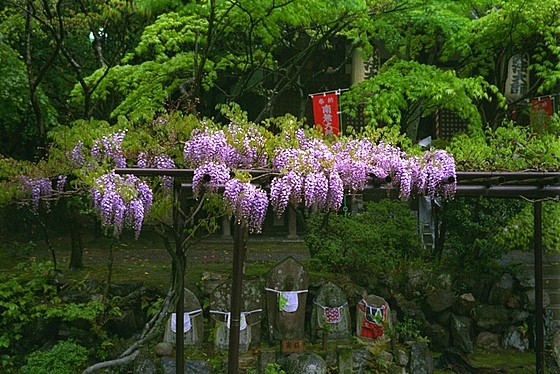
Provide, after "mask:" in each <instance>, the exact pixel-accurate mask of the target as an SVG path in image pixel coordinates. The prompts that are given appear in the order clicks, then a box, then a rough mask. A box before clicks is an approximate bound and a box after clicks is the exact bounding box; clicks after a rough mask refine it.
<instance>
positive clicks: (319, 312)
mask: <svg viewBox="0 0 560 374" xmlns="http://www.w3.org/2000/svg"><path fill="white" fill-rule="evenodd" d="M325 333H326V334H327V339H329V340H343V339H346V338H348V337H350V335H351V321H350V308H349V306H348V302H347V300H346V298H345V297H344V293H343V292H342V290H341V289H340V288H339V287H338V286H337V285H335V284H332V283H327V284H325V285H323V286H322V287H321V288H320V289H319V292H318V293H317V296H315V299H314V300H313V310H312V313H311V338H312V339H321V338H322V335H323V334H325Z"/></svg>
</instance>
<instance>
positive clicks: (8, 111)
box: [0, 34, 57, 159]
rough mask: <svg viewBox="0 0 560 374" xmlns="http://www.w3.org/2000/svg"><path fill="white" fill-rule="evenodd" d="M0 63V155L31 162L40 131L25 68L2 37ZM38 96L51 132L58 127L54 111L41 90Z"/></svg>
mask: <svg viewBox="0 0 560 374" xmlns="http://www.w3.org/2000/svg"><path fill="white" fill-rule="evenodd" d="M0 35H1V34H0ZM0 61H2V64H1V65H0V103H2V105H0V154H2V155H6V156H11V157H15V158H19V159H22V158H24V159H30V158H31V156H33V149H34V147H35V146H36V145H37V142H38V140H39V129H38V127H37V125H36V119H35V116H34V114H33V109H32V106H31V100H30V98H29V81H28V79H27V75H26V71H25V69H26V67H25V64H24V63H23V61H22V60H21V58H20V57H19V56H18V54H17V52H15V51H14V50H13V49H12V48H10V46H8V45H7V44H5V43H4V42H3V41H2V38H1V37H0ZM37 96H38V100H39V105H40V106H41V107H42V109H43V111H44V113H45V115H44V117H45V118H44V120H45V123H46V126H47V128H49V129H51V128H53V127H54V126H55V125H56V124H57V120H56V114H55V112H54V109H53V108H52V106H51V104H50V102H49V99H48V97H47V96H46V95H45V94H44V93H43V91H42V90H41V89H39V90H38V93H37Z"/></svg>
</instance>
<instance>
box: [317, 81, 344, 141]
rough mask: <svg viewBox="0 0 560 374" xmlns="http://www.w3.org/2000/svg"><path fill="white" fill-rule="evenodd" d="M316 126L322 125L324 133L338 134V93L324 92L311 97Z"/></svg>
mask: <svg viewBox="0 0 560 374" xmlns="http://www.w3.org/2000/svg"><path fill="white" fill-rule="evenodd" d="M311 101H312V102H313V116H314V117H315V126H321V128H322V129H323V134H334V135H338V133H339V131H340V121H339V118H338V93H336V92H333V93H324V94H318V95H314V96H312V97H311Z"/></svg>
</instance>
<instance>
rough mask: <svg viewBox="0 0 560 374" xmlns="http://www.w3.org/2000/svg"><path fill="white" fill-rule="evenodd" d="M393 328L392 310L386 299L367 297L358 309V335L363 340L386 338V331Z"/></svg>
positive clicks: (374, 296) (359, 303)
mask: <svg viewBox="0 0 560 374" xmlns="http://www.w3.org/2000/svg"><path fill="white" fill-rule="evenodd" d="M391 327H392V321H391V309H390V307H389V304H388V303H387V301H385V299H384V298H382V297H380V296H376V295H367V296H365V297H364V298H363V299H362V300H360V301H359V302H358V305H357V307H356V335H357V336H359V337H360V338H362V339H377V338H380V337H382V336H384V333H385V329H387V328H391Z"/></svg>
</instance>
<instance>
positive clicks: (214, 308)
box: [210, 281, 263, 353]
mask: <svg viewBox="0 0 560 374" xmlns="http://www.w3.org/2000/svg"><path fill="white" fill-rule="evenodd" d="M262 305H263V293H262V290H261V289H259V287H258V285H257V284H256V283H254V282H250V281H244V282H243V291H242V308H241V316H240V326H239V328H240V331H239V352H242V353H244V352H247V351H248V350H249V349H250V348H252V347H255V346H258V345H259V344H260V335H261V314H262ZM230 310H231V282H229V281H228V282H225V283H222V284H220V285H218V286H217V287H216V288H214V290H213V291H212V294H211V295H210V316H211V318H212V321H213V322H214V323H215V326H216V327H217V329H216V338H215V340H214V346H215V347H216V348H217V349H220V350H224V351H226V350H228V349H229V336H230V323H229V322H230V319H231V312H230Z"/></svg>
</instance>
